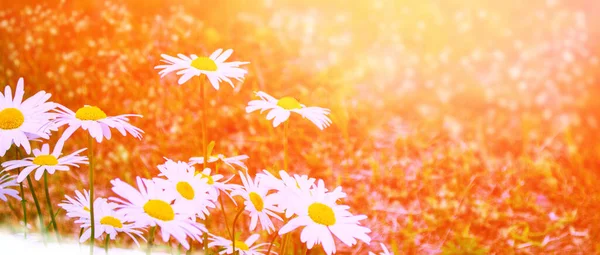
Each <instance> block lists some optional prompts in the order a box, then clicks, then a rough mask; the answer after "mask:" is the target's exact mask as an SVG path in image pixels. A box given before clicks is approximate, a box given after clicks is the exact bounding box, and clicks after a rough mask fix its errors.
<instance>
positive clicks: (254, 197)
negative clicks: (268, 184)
mask: <svg viewBox="0 0 600 255" xmlns="http://www.w3.org/2000/svg"><path fill="white" fill-rule="evenodd" d="M248 196H249V197H250V202H252V204H253V205H254V208H256V210H257V211H259V212H262V210H263V209H264V208H265V202H263V200H262V197H260V195H259V194H256V192H250V194H248Z"/></svg>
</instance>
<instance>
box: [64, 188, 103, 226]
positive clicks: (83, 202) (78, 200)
mask: <svg viewBox="0 0 600 255" xmlns="http://www.w3.org/2000/svg"><path fill="white" fill-rule="evenodd" d="M65 197H66V198H67V200H63V202H62V203H60V204H58V206H60V207H61V208H62V209H63V210H65V211H66V212H67V217H69V218H79V219H83V218H86V219H87V218H89V217H90V208H89V207H88V206H89V205H90V192H88V191H87V190H83V193H81V192H80V191H79V190H76V191H75V198H72V197H70V196H68V195H65ZM94 210H95V209H94Z"/></svg>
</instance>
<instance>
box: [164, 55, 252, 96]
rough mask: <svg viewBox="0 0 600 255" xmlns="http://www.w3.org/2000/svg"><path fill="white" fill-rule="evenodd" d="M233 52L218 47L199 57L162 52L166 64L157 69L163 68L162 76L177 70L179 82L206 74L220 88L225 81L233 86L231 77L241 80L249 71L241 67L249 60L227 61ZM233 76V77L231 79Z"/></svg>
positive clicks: (216, 87)
mask: <svg viewBox="0 0 600 255" xmlns="http://www.w3.org/2000/svg"><path fill="white" fill-rule="evenodd" d="M231 53H233V50H232V49H228V50H226V51H223V49H218V50H216V51H215V52H213V53H212V54H211V55H210V56H208V57H198V56H197V55H195V54H192V55H190V56H189V57H188V56H186V55H183V54H177V57H172V56H169V55H166V54H161V57H163V58H164V59H163V60H162V61H163V62H164V63H166V64H165V65H158V66H156V67H154V68H155V69H162V70H161V71H160V72H159V74H160V75H161V77H164V76H165V75H167V74H169V73H172V72H175V71H177V75H181V77H180V78H179V81H178V83H179V84H180V85H181V84H184V83H186V82H187V81H189V80H190V79H191V78H192V77H194V76H200V75H202V74H204V75H206V77H207V78H208V80H209V81H210V84H211V85H212V86H213V87H214V88H215V89H216V90H219V84H220V83H221V82H223V81H225V82H227V83H229V84H230V85H231V87H233V86H234V85H233V83H232V82H231V79H236V80H238V81H241V80H242V79H243V78H244V75H246V73H247V72H248V71H246V70H244V69H242V68H240V66H241V65H245V64H248V63H249V62H240V61H234V62H225V60H227V59H228V58H229V57H230V56H231ZM230 78H231V79H230Z"/></svg>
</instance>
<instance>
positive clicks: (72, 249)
mask: <svg viewBox="0 0 600 255" xmlns="http://www.w3.org/2000/svg"><path fill="white" fill-rule="evenodd" d="M0 247H2V252H1V254H20V255H34V254H35V255H37V254H40V255H41V254H43V255H80V254H87V253H88V252H89V248H90V247H89V246H88V245H85V244H83V243H82V244H80V243H78V242H77V240H65V239H63V240H62V242H61V243H60V244H58V243H55V242H49V243H48V245H46V246H44V243H43V242H42V239H41V236H39V235H34V234H32V233H30V234H28V235H27V239H23V236H21V235H15V234H10V233H5V232H0ZM94 254H106V253H105V252H104V248H102V247H96V248H95V250H94ZM108 254H110V255H145V254H146V252H145V251H142V250H139V251H136V250H126V249H117V248H114V249H110V248H109V250H108ZM152 254H153V255H167V254H168V253H163V252H152Z"/></svg>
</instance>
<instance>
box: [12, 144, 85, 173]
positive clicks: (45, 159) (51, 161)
mask: <svg viewBox="0 0 600 255" xmlns="http://www.w3.org/2000/svg"><path fill="white" fill-rule="evenodd" d="M85 150H86V149H81V150H78V151H75V152H73V153H71V154H69V155H66V156H64V157H61V151H62V145H59V144H57V145H55V146H54V150H53V151H52V153H50V146H49V145H48V144H44V145H42V150H38V149H34V150H33V155H34V157H27V158H24V159H21V160H10V161H6V162H4V163H2V167H4V168H5V170H7V171H8V170H13V169H16V168H21V167H24V169H23V171H21V173H20V174H19V177H17V182H22V181H23V180H25V178H26V177H27V176H28V175H29V174H30V173H31V172H33V171H34V170H36V169H37V171H36V172H35V179H36V180H39V179H40V178H42V175H43V174H44V171H48V173H49V174H54V172H56V170H58V171H69V167H79V165H78V164H87V163H88V162H87V157H86V156H79V153H81V152H83V151H85Z"/></svg>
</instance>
